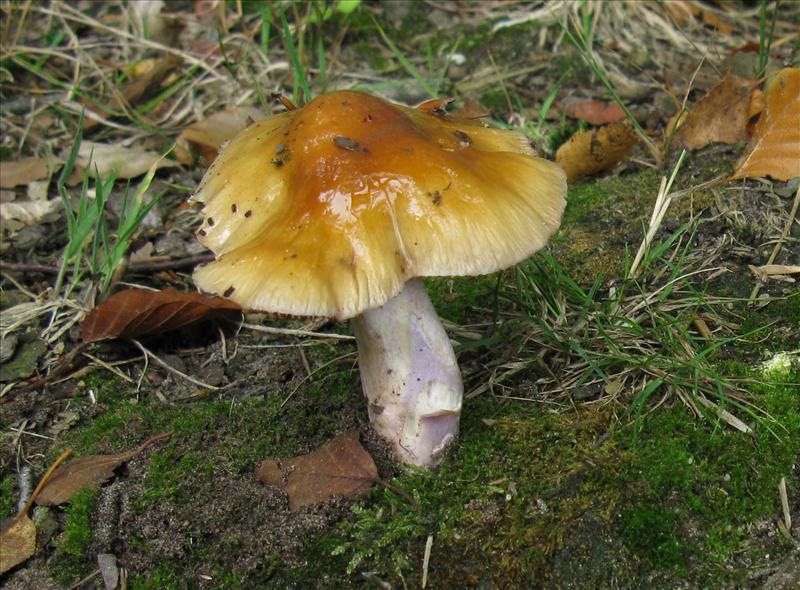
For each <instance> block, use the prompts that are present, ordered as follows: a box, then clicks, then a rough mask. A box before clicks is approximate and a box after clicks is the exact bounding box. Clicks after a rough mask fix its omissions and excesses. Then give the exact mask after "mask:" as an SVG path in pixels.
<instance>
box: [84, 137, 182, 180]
mask: <svg viewBox="0 0 800 590" xmlns="http://www.w3.org/2000/svg"><path fill="white" fill-rule="evenodd" d="M76 162H77V163H78V165H79V166H81V167H82V168H86V167H87V166H88V168H89V175H90V176H92V177H93V178H95V177H97V176H98V175H99V176H101V177H103V178H105V177H107V176H108V175H109V174H111V173H112V172H116V174H117V178H135V177H137V176H141V175H142V174H144V173H145V172H147V171H148V170H150V167H151V166H153V165H155V166H156V168H165V167H168V166H176V164H175V162H172V161H170V160H166V159H164V158H162V157H161V155H160V154H157V153H156V152H149V151H147V150H142V149H138V148H128V147H124V146H121V145H113V144H107V143H97V142H94V141H83V142H82V143H81V146H80V148H78V158H77V160H76Z"/></svg>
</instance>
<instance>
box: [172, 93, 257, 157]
mask: <svg viewBox="0 0 800 590" xmlns="http://www.w3.org/2000/svg"><path fill="white" fill-rule="evenodd" d="M263 118H264V113H263V111H261V110H260V109H257V108H255V107H247V106H243V107H235V108H232V109H227V110H224V111H220V112H219V113H215V114H213V115H211V116H210V117H209V118H208V119H203V120H202V121H198V122H197V123H195V124H193V125H190V126H189V127H187V128H186V129H184V130H183V132H181V134H180V135H179V136H178V139H176V140H175V157H176V158H178V161H180V162H181V163H183V164H192V163H193V162H194V161H195V159H197V158H198V157H201V156H202V157H203V158H204V159H205V160H206V161H207V162H208V163H210V162H212V161H214V159H215V158H216V157H217V152H218V151H219V148H220V146H221V145H222V144H223V143H225V142H226V141H228V140H229V139H233V137H234V136H235V135H236V134H237V133H239V132H240V131H241V130H242V129H244V128H245V127H247V126H248V125H249V124H250V123H252V122H253V121H258V120H260V119H263Z"/></svg>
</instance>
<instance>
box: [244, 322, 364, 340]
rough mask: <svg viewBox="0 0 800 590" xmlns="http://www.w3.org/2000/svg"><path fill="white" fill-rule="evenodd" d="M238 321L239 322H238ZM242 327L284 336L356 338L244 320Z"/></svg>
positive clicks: (336, 338) (335, 338)
mask: <svg viewBox="0 0 800 590" xmlns="http://www.w3.org/2000/svg"><path fill="white" fill-rule="evenodd" d="M237 323H238V322H237ZM241 327H242V328H247V329H249V330H255V331H256V332H265V333H266V334H280V335H282V336H310V337H316V338H331V339H333V340H355V337H354V336H348V335H347V334H333V333H328V332H311V331H309V330H293V329H291V328H273V327H271V326H259V325H258V324H246V323H244V322H242V324H241Z"/></svg>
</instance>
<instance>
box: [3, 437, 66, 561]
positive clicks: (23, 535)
mask: <svg viewBox="0 0 800 590" xmlns="http://www.w3.org/2000/svg"><path fill="white" fill-rule="evenodd" d="M71 453H72V449H67V450H66V451H64V452H63V453H61V455H59V456H58V458H57V459H56V460H55V461H53V463H52V464H51V465H50V467H48V469H47V471H45V473H44V475H43V476H42V479H40V480H39V483H38V484H37V486H36V489H35V490H33V493H32V494H31V497H30V498H28V501H27V502H26V503H25V506H23V507H22V510H20V511H19V513H17V515H16V516H15V517H14V518H12V519H11V522H9V523H8V524H7V525H6V526H5V527H4V528H3V529H2V530H0V575H2V574H4V573H6V572H7V571H8V570H10V569H11V568H12V567H14V566H16V565H19V564H20V563H22V562H23V561H25V560H26V559H28V558H29V557H30V556H31V555H33V554H34V553H35V552H36V525H35V524H34V523H33V521H32V520H31V519H30V518H28V512H29V511H30V509H31V506H33V503H34V502H35V501H36V499H37V498H38V497H39V494H40V493H41V491H42V490H43V489H44V487H45V485H46V484H47V482H48V481H49V480H50V477H51V476H52V475H53V473H55V471H56V470H57V469H58V467H59V466H60V465H61V463H63V462H64V460H65V459H66V458H67V457H69V455H70V454H71Z"/></svg>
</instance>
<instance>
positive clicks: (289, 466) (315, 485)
mask: <svg viewBox="0 0 800 590" xmlns="http://www.w3.org/2000/svg"><path fill="white" fill-rule="evenodd" d="M276 469H277V471H276ZM286 473H288V474H289V475H288V477H287V478H286V483H282V481H283V474H286ZM257 474H258V476H259V478H260V479H261V480H262V481H264V482H265V483H267V484H268V485H280V486H281V487H282V488H283V489H284V491H285V492H286V494H287V495H288V496H289V510H291V511H293V512H294V511H295V510H299V509H300V508H302V507H303V506H309V505H311V504H317V503H318V502H324V501H325V500H327V499H328V498H331V497H332V496H349V497H356V496H360V495H362V494H364V493H366V492H367V491H369V490H370V489H371V488H372V486H373V484H374V483H375V482H376V481H377V480H378V468H377V467H376V466H375V461H373V460H372V457H371V456H370V454H369V453H367V451H365V450H364V447H362V446H361V443H360V442H359V441H358V431H357V430H351V431H349V432H345V433H344V434H341V435H339V436H337V437H336V438H335V439H333V440H332V441H330V442H327V443H325V444H324V445H322V446H321V447H320V448H318V449H317V450H316V451H313V452H312V453H309V454H308V455H301V456H300V457H295V458H293V459H289V460H288V461H285V462H283V464H282V465H281V466H280V467H278V464H277V463H275V461H272V460H271V459H267V460H266V461H264V462H263V463H262V464H261V466H260V467H259V469H258V471H257Z"/></svg>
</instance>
